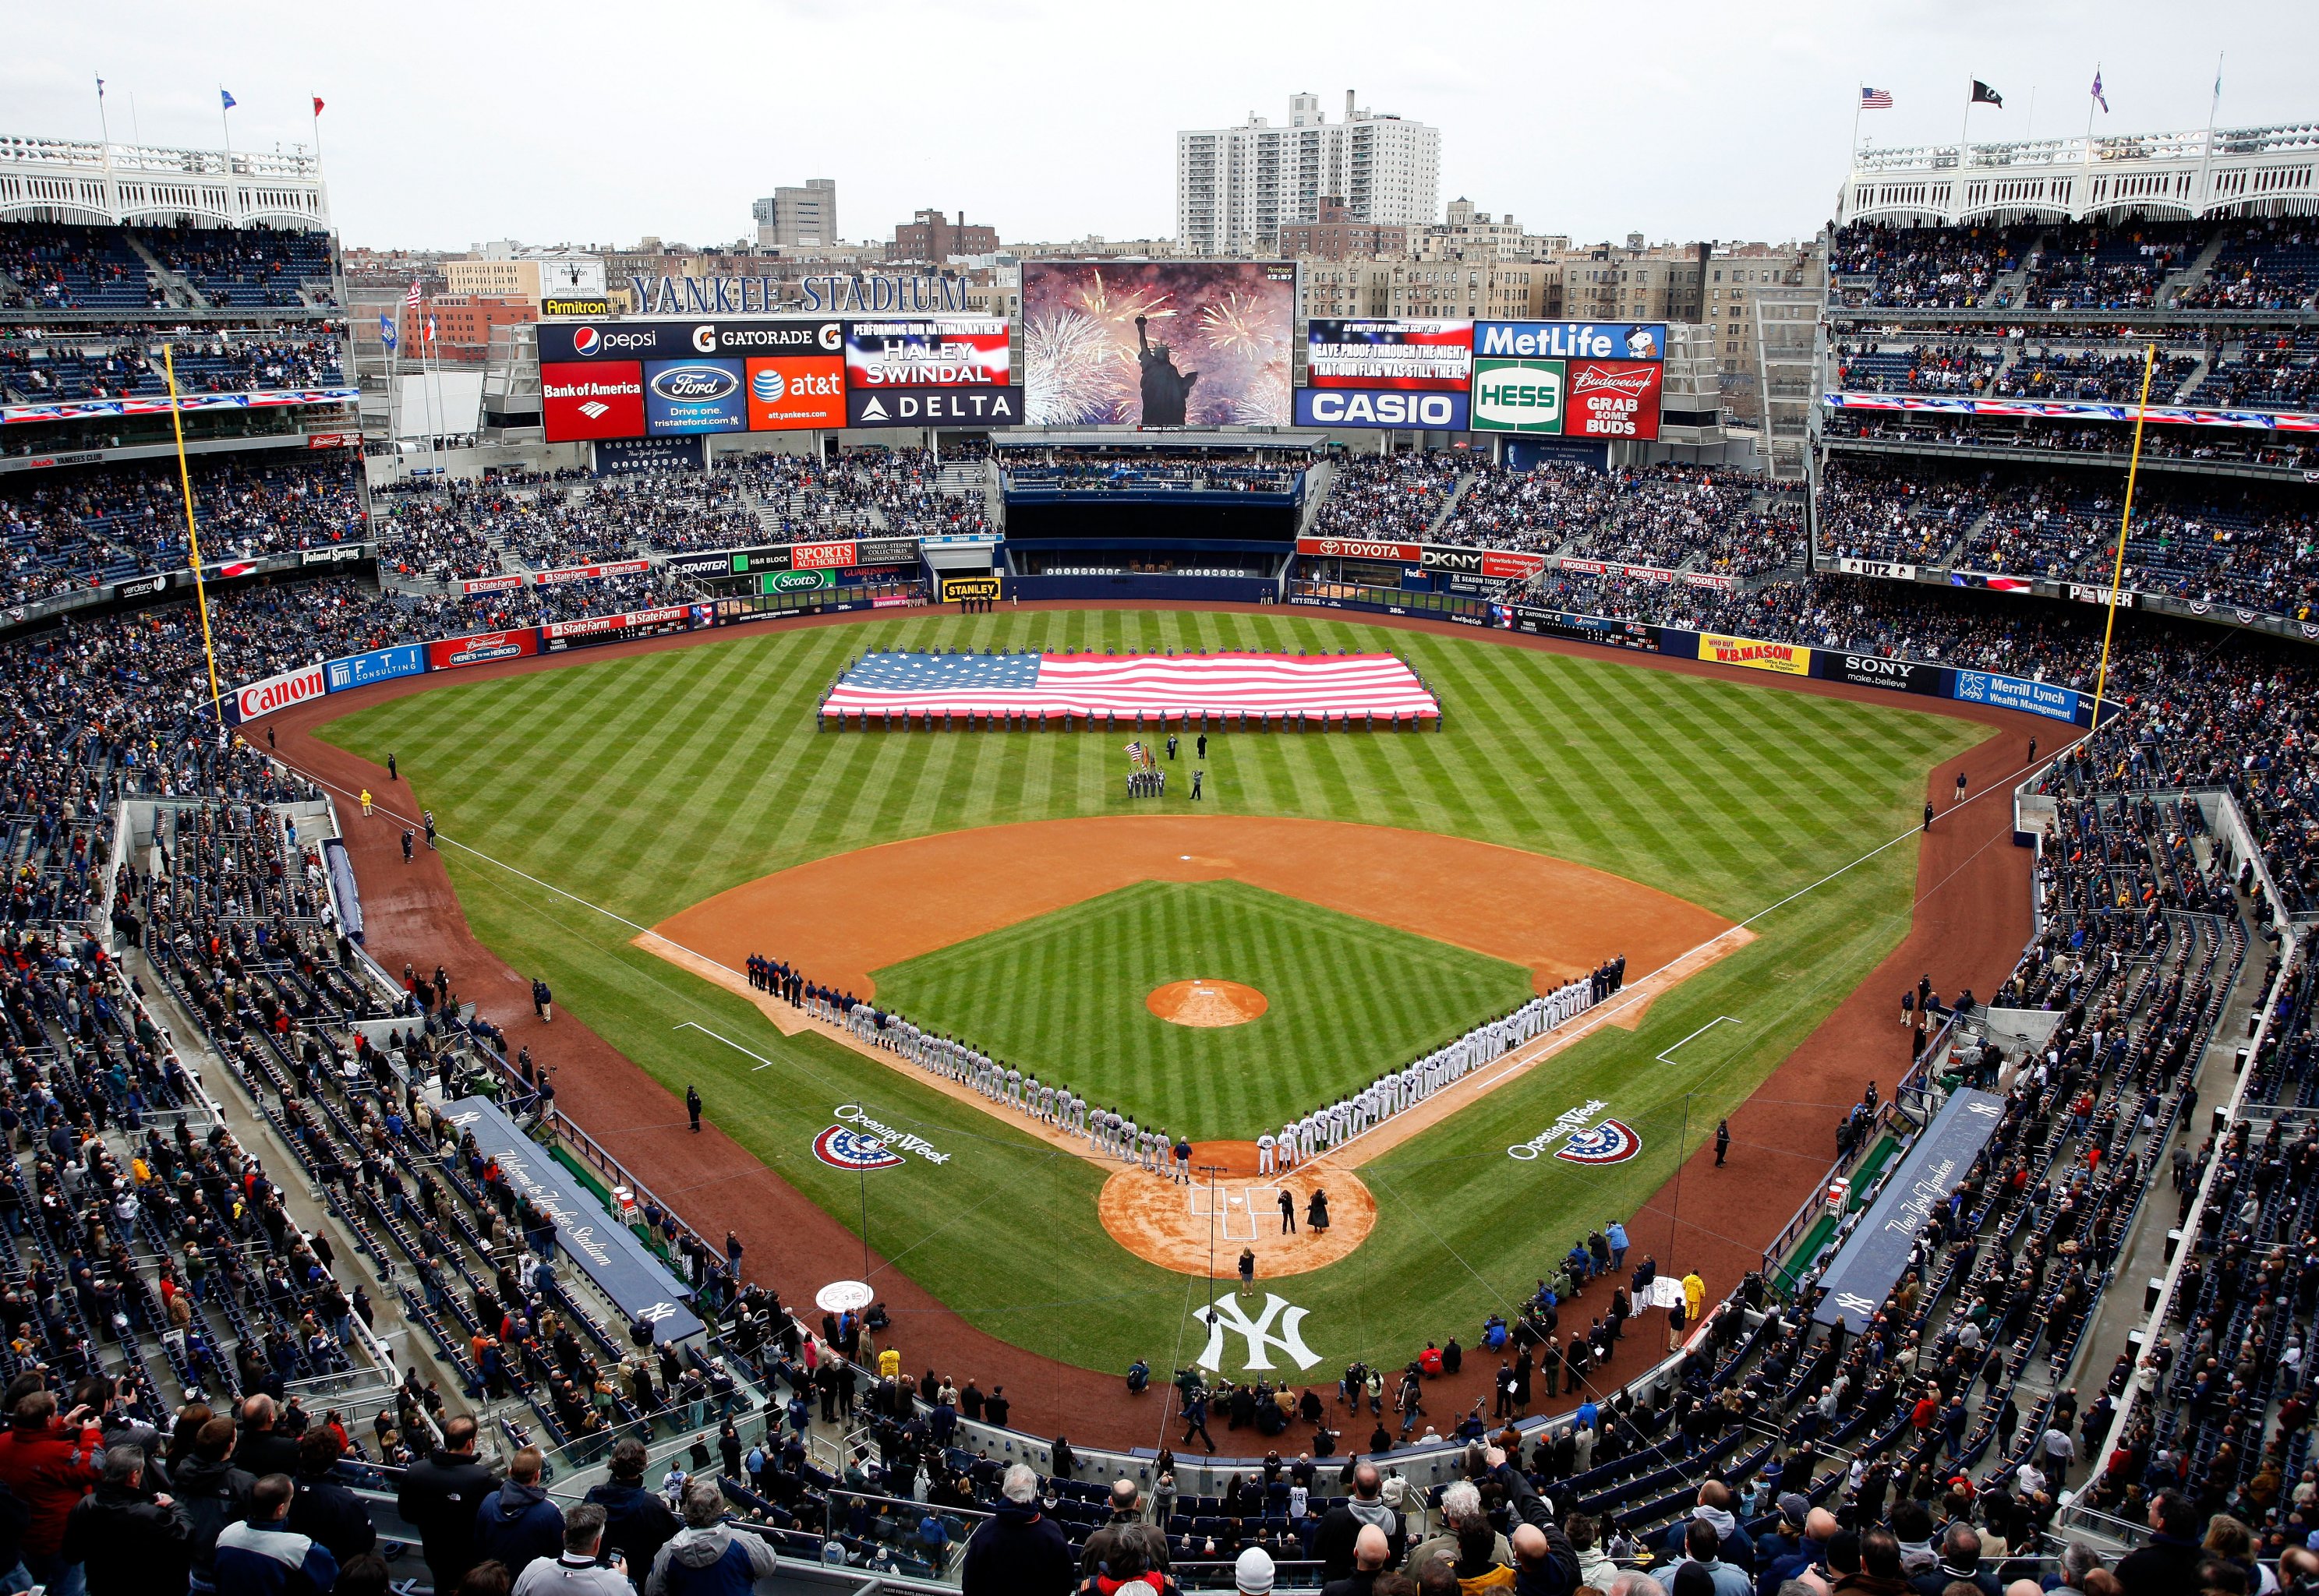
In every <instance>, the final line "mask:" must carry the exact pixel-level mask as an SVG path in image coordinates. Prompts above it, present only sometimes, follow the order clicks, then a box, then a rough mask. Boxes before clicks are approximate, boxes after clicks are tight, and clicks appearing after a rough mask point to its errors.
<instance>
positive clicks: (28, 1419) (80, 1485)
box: [0, 1391, 104, 1596]
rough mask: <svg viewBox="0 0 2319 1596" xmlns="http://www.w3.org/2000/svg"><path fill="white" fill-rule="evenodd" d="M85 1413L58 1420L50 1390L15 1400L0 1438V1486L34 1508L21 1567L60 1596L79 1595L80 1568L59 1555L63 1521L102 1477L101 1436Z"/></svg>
mask: <svg viewBox="0 0 2319 1596" xmlns="http://www.w3.org/2000/svg"><path fill="white" fill-rule="evenodd" d="M89 1418H90V1414H89V1411H88V1410H87V1409H86V1408H85V1407H83V1408H75V1409H73V1411H70V1412H69V1413H67V1414H66V1415H65V1416H64V1417H63V1419H62V1420H59V1419H58V1417H57V1397H56V1393H54V1392H52V1391H35V1392H32V1393H30V1394H29V1395H26V1396H23V1397H19V1398H18V1399H17V1401H16V1405H15V1407H14V1409H13V1410H11V1411H10V1412H9V1415H8V1431H7V1433H6V1434H5V1435H0V1481H5V1482H6V1483H7V1486H8V1488H9V1489H10V1490H11V1491H14V1492H15V1493H16V1494H17V1495H18V1496H20V1497H22V1498H23V1501H24V1502H25V1504H26V1505H27V1506H28V1507H30V1508H31V1509H32V1524H31V1525H30V1527H29V1528H26V1529H25V1531H24V1567H25V1569H26V1571H27V1572H29V1573H31V1574H32V1577H33V1578H34V1579H35V1580H38V1581H39V1582H41V1583H42V1584H44V1585H46V1586H47V1587H48V1588H49V1589H50V1590H51V1591H56V1592H58V1596H77V1592H78V1591H80V1589H81V1571H80V1568H79V1566H78V1564H73V1565H71V1566H68V1565H67V1564H65V1562H64V1560H63V1558H62V1556H61V1555H60V1554H61V1552H62V1550H63V1547H64V1540H65V1519H66V1516H67V1515H68V1514H69V1513H70V1512H71V1511H72V1510H73V1508H74V1506H75V1505H76V1504H77V1503H78V1502H79V1501H80V1499H81V1498H82V1497H84V1496H86V1494H88V1492H89V1491H90V1490H91V1488H93V1487H94V1486H95V1484H96V1483H97V1482H98V1481H100V1480H102V1479H104V1431H103V1430H101V1429H98V1428H97V1427H96V1426H95V1424H94V1423H92V1422H88V1420H89Z"/></svg>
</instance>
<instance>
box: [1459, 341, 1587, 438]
mask: <svg viewBox="0 0 2319 1596" xmlns="http://www.w3.org/2000/svg"><path fill="white" fill-rule="evenodd" d="M1565 367H1566V362H1564V361H1560V360H1484V359H1483V358H1482V357H1480V356H1475V359H1474V419H1473V429H1474V430H1475V431H1476V432H1530V433H1547V434H1551V435H1553V436H1554V437H1560V436H1562V420H1563V415H1564V412H1565V405H1566V382H1567V380H1566V376H1565V374H1564V373H1565Z"/></svg>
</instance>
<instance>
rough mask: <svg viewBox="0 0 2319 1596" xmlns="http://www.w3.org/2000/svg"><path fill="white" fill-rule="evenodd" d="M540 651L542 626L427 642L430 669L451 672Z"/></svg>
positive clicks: (479, 633) (428, 666)
mask: <svg viewBox="0 0 2319 1596" xmlns="http://www.w3.org/2000/svg"><path fill="white" fill-rule="evenodd" d="M538 652H539V628H538V627H520V628H519V629H517V630H514V631H509V632H478V633H476V634H475V635H474V636H472V637H446V638H444V639H443V640H442V641H441V642H439V643H430V644H429V645H427V668H428V669H429V670H430V671H450V670H455V669H456V668H457V667H459V666H461V665H485V664H489V663H491V662H492V661H493V660H512V659H518V658H520V657H521V656H523V655H525V654H537V653H538Z"/></svg>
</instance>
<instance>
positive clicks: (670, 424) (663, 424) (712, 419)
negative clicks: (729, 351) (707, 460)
mask: <svg viewBox="0 0 2319 1596" xmlns="http://www.w3.org/2000/svg"><path fill="white" fill-rule="evenodd" d="M745 393H746V376H745V374H744V372H743V370H742V363H741V362H740V361H738V360H714V359H706V358H696V359H692V360H647V361H645V432H646V433H647V434H648V435H649V436H651V437H681V436H683V435H686V434H689V433H699V432H744V431H746V430H747V429H748V426H749V407H748V402H747V400H746V398H745Z"/></svg>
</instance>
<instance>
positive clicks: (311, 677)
mask: <svg viewBox="0 0 2319 1596" xmlns="http://www.w3.org/2000/svg"><path fill="white" fill-rule="evenodd" d="M329 690H330V688H329V678H328V676H326V675H325V674H324V672H323V671H322V667H321V666H320V665H306V666H302V667H301V668H300V669H298V670H295V671H285V672H283V673H282V674H281V675H279V676H268V677H267V678H266V680H265V681H253V682H250V683H249V684H248V686H246V687H239V688H236V689H235V690H234V693H233V711H234V718H235V719H236V720H255V719H257V717H259V716H261V715H271V714H273V713H274V712H275V710H276V709H287V708H290V706H291V705H293V704H302V703H304V702H305V701H306V700H307V699H319V698H320V697H321V696H322V695H323V694H324V693H326V692H328V691H329Z"/></svg>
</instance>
